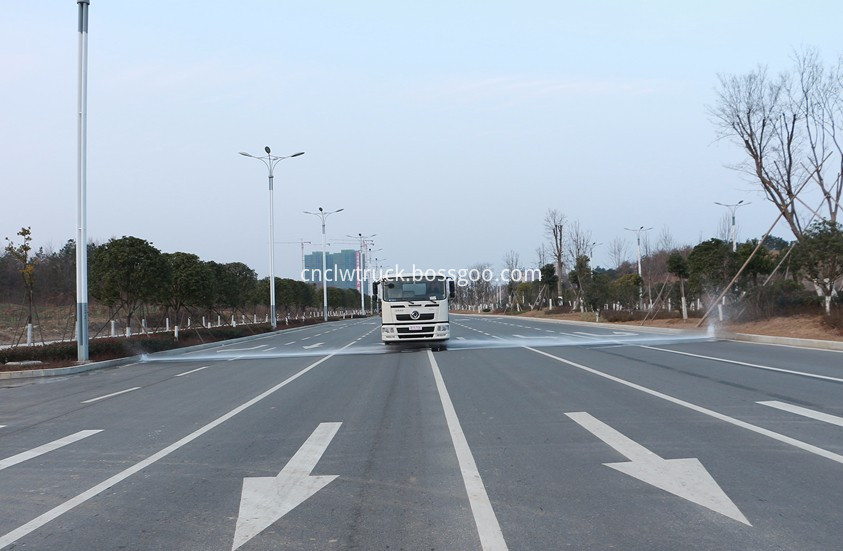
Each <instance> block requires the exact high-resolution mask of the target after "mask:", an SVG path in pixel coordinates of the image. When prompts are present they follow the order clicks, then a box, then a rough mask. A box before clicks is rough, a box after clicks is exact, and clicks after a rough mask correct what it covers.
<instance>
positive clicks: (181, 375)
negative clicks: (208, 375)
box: [176, 365, 211, 377]
mask: <svg viewBox="0 0 843 551" xmlns="http://www.w3.org/2000/svg"><path fill="white" fill-rule="evenodd" d="M209 367H211V366H210V365H204V366H202V367H197V368H196V369H191V370H190V371H185V372H184V373H179V374H178V375H176V377H184V376H185V375H190V374H191V373H196V372H197V371H202V370H203V369H208V368H209Z"/></svg>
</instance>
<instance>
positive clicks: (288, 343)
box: [284, 341, 296, 346]
mask: <svg viewBox="0 0 843 551" xmlns="http://www.w3.org/2000/svg"><path fill="white" fill-rule="evenodd" d="M291 344H296V341H290V342H285V343H284V346H290V345H291Z"/></svg>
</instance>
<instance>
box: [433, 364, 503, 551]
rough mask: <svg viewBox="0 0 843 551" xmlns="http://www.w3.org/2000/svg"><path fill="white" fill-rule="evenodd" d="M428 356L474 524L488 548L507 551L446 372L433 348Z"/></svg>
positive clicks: (488, 549)
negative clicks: (466, 436) (457, 410)
mask: <svg viewBox="0 0 843 551" xmlns="http://www.w3.org/2000/svg"><path fill="white" fill-rule="evenodd" d="M427 357H428V359H429V360H430V368H431V369H432V370H433V378H434V379H435V380H436V388H437V390H439V399H440V400H441V401H442V409H443V410H444V412H445V421H446V422H447V423H448V431H450V433H451V440H452V441H453V442H454V450H455V451H456V452H457V462H459V464H460V473H462V480H463V483H464V484H465V491H466V492H467V493H468V503H469V504H470V505H471V512H472V514H473V515H474V523H475V524H476V525H477V532H478V535H479V536H480V546H481V547H482V548H483V550H484V551H505V550H506V549H508V548H507V546H506V541H504V539H503V533H502V532H501V527H500V524H498V519H497V517H496V516H495V511H494V509H492V503H491V501H489V496H488V494H486V487H485V486H484V485H483V479H481V478H480V471H478V470H477V464H476V463H475V462H474V456H473V455H472V454H471V448H469V447H468V441H467V440H466V439H465V434H464V433H463V431H462V427H460V420H459V418H458V417H457V412H456V410H455V409H454V404H453V403H452V402H451V397H450V396H449V395H448V389H447V388H446V387H445V381H444V380H443V379H442V373H440V372H439V365H438V364H437V363H436V358H434V357H433V352H432V351H430V350H428V351H427Z"/></svg>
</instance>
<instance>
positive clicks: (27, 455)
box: [0, 425, 102, 471]
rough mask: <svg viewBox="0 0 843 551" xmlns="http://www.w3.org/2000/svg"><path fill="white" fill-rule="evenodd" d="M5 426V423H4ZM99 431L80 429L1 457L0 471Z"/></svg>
mask: <svg viewBox="0 0 843 551" xmlns="http://www.w3.org/2000/svg"><path fill="white" fill-rule="evenodd" d="M3 426H5V425H3ZM98 432H102V430H80V431H79V432H76V433H74V434H71V435H69V436H65V437H64V438H59V439H58V440H53V441H52V442H50V443H48V444H44V445H43V446H38V447H37V448H32V449H31V450H27V451H25V452H21V453H19V454H17V455H13V456H12V457H7V458H6V459H0V471H2V470H3V469H6V468H8V467H11V466H12V465H17V464H18V463H23V462H24V461H26V460H28V459H32V458H33V457H38V456H39V455H44V454H45V453H47V452H51V451H53V450H57V449H59V448H61V447H64V446H67V445H68V444H73V443H74V442H78V441H79V440H82V439H83V438H87V437H89V436H91V435H94V434H96V433H98Z"/></svg>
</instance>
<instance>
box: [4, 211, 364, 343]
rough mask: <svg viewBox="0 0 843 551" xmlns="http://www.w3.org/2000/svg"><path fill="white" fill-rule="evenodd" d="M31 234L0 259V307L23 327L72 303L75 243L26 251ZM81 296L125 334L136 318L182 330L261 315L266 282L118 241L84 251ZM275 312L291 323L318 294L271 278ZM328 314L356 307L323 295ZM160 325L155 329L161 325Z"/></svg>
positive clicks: (332, 293) (340, 295) (233, 268)
mask: <svg viewBox="0 0 843 551" xmlns="http://www.w3.org/2000/svg"><path fill="white" fill-rule="evenodd" d="M31 240H32V235H31V230H30V228H23V229H21V231H20V232H18V237H17V239H15V240H13V239H10V238H7V239H6V241H7V244H6V247H5V249H4V250H3V252H2V253H0V302H3V303H7V304H21V305H24V306H25V307H26V308H27V309H28V311H29V315H28V318H29V319H28V321H30V322H31V317H32V314H31V312H32V309H33V308H34V307H36V306H38V305H53V306H55V305H62V304H72V303H75V300H76V288H75V281H76V276H75V273H76V254H75V251H76V249H75V247H76V244H75V242H74V241H73V240H70V241H68V242H67V243H65V244H64V245H63V246H62V247H61V248H60V249H59V250H51V249H44V248H40V249H38V250H37V251H33V249H32V246H31ZM88 258H89V266H88V283H89V285H88V292H89V296H90V298H91V299H93V301H95V302H97V303H99V304H101V305H104V306H106V307H108V308H109V311H110V312H111V316H112V318H117V317H119V318H120V319H122V320H125V324H126V326H127V327H131V325H132V322H133V320H135V321H136V319H135V318H137V317H138V315H140V316H142V317H143V318H144V319H150V320H154V321H155V322H161V320H163V319H169V320H170V321H171V322H172V323H173V324H179V325H182V326H183V325H184V324H185V321H186V318H187V317H191V316H192V318H193V320H198V318H199V316H203V315H204V316H213V315H218V316H221V317H222V318H223V319H229V318H230V316H231V315H236V316H245V317H248V318H250V319H252V318H253V317H254V316H256V315H257V314H258V313H260V314H261V315H263V314H264V313H265V312H266V311H267V304H268V302H269V300H268V297H269V285H270V283H269V278H263V279H258V277H257V273H256V272H255V271H254V270H253V269H251V268H250V267H249V266H247V265H246V264H243V263H242V262H229V263H218V262H214V261H204V260H202V259H200V258H199V257H198V256H197V255H195V254H191V253H185V252H175V253H164V252H161V251H160V250H158V249H157V248H156V247H155V246H154V245H153V244H152V243H150V242H148V241H146V240H144V239H141V238H138V237H130V236H124V237H121V238H114V239H110V240H109V241H107V242H105V243H101V244H97V243H89V244H88ZM275 292H276V297H277V303H278V305H277V308H278V313H279V314H280V316H281V317H282V318H283V317H284V316H289V317H296V316H301V315H303V314H305V313H306V312H308V311H312V310H316V309H318V310H320V311H321V308H322V293H321V289H317V287H316V285H315V284H312V283H306V282H303V281H296V280H292V279H287V278H275ZM328 306H329V308H331V309H355V308H359V307H360V293H359V292H358V291H357V290H356V289H337V288H332V287H329V288H328ZM161 324H162V325H163V322H162V323H161Z"/></svg>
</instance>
